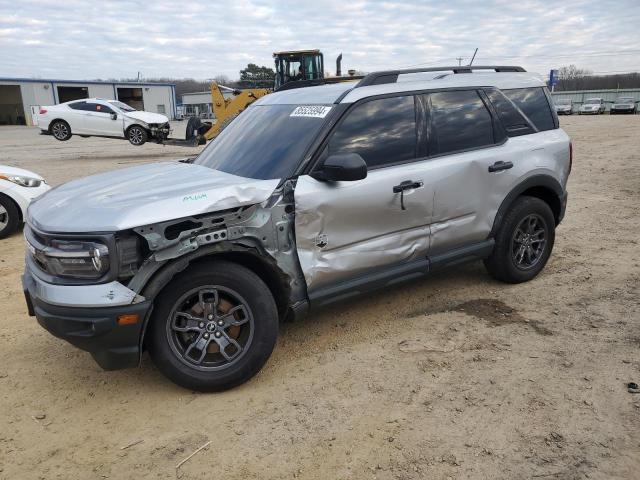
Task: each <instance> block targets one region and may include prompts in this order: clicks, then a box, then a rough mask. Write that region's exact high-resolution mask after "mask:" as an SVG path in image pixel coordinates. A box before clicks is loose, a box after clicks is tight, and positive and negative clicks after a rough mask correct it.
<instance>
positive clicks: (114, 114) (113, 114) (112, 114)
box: [111, 112, 118, 120]
mask: <svg viewBox="0 0 640 480" xmlns="http://www.w3.org/2000/svg"><path fill="white" fill-rule="evenodd" d="M117 119H118V114H117V113H116V112H111V120H117Z"/></svg>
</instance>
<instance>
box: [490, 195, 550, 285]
mask: <svg viewBox="0 0 640 480" xmlns="http://www.w3.org/2000/svg"><path fill="white" fill-rule="evenodd" d="M533 220H535V222H536V223H535V225H537V226H534V227H533V230H532V231H528V230H527V228H528V226H529V225H530V224H532V223H531V222H532V221H533ZM525 223H526V225H524V224H525ZM555 225H556V223H555V218H554V216H553V212H552V211H551V208H550V207H549V205H548V204H547V203H546V202H544V201H542V200H540V199H539V198H535V197H529V196H522V197H519V198H517V199H516V200H515V201H514V202H513V205H512V206H511V207H510V208H509V211H508V212H507V214H506V215H505V216H504V218H503V220H502V224H501V225H500V228H499V230H498V233H497V235H496V237H495V241H496V244H495V246H494V249H493V252H492V254H491V256H490V257H489V258H487V259H485V260H484V265H485V267H486V268H487V271H488V272H489V273H490V274H491V276H493V277H494V278H496V279H497V280H500V281H503V282H507V283H521V282H527V281H529V280H531V279H532V278H534V277H535V276H536V275H538V273H540V271H541V270H542V269H543V268H544V266H545V265H546V263H547V261H548V260H549V256H550V255H551V251H552V250H553V243H554V241H555ZM540 230H543V233H542V234H539V233H537V234H536V233H535V232H539V231H540ZM541 238H542V239H544V242H543V243H542V242H541V241H540V239H541ZM518 239H519V240H520V241H518ZM520 254H522V262H521V263H519V261H518V259H519V258H520ZM525 257H526V258H525ZM531 258H533V259H534V260H535V261H531V262H530V261H529V259H531Z"/></svg>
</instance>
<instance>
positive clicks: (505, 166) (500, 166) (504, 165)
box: [489, 160, 513, 173]
mask: <svg viewBox="0 0 640 480" xmlns="http://www.w3.org/2000/svg"><path fill="white" fill-rule="evenodd" d="M510 168H513V162H503V161H502V160H500V161H499V162H496V163H494V164H493V165H489V172H491V173H495V172H500V171H502V170H509V169H510Z"/></svg>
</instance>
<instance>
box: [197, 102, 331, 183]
mask: <svg viewBox="0 0 640 480" xmlns="http://www.w3.org/2000/svg"><path fill="white" fill-rule="evenodd" d="M296 108H297V105H253V106H251V107H249V108H247V109H246V110H245V111H244V112H242V113H241V114H240V115H238V117H237V118H236V119H235V120H233V121H232V122H231V123H230V124H229V125H228V126H227V127H226V128H225V129H224V130H222V132H220V135H218V136H217V137H216V138H215V139H214V140H213V141H212V142H211V143H210V144H209V145H208V146H207V148H205V149H204V151H203V152H202V153H201V154H200V155H199V156H198V158H196V160H195V161H194V163H196V164H198V165H204V166H205V167H210V168H213V169H216V170H220V171H222V172H226V173H230V174H232V175H238V176H241V177H247V178H260V179H272V178H286V177H289V176H290V175H291V174H292V173H293V171H294V170H295V168H296V167H297V166H298V165H299V163H300V162H301V161H302V158H303V156H304V154H305V152H306V150H307V148H308V147H309V145H310V143H311V142H312V141H313V139H314V137H315V136H316V134H317V133H318V132H319V130H320V128H321V127H322V125H323V124H324V122H325V118H324V117H320V116H313V115H312V114H297V113H296V114H294V110H295V109H296ZM331 108H332V107H331V106H326V107H325V109H331ZM316 110H318V108H316ZM325 112H326V110H325ZM292 114H294V116H292Z"/></svg>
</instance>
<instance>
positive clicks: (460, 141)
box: [430, 91, 494, 153]
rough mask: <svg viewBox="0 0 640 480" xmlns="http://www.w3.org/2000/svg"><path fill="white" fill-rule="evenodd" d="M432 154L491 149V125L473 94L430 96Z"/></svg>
mask: <svg viewBox="0 0 640 480" xmlns="http://www.w3.org/2000/svg"><path fill="white" fill-rule="evenodd" d="M430 100H431V110H430V112H431V137H432V147H433V150H432V153H448V152H454V151H456V150H465V149H468V148H478V147H484V146H487V145H493V143H494V140H493V121H492V119H491V115H490V114H489V111H488V110H487V107H485V105H484V102H483V101H482V99H481V98H480V96H479V95H478V93H477V92H476V91H468V92H465V91H455V92H441V93H432V94H431V95H430Z"/></svg>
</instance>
